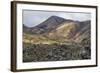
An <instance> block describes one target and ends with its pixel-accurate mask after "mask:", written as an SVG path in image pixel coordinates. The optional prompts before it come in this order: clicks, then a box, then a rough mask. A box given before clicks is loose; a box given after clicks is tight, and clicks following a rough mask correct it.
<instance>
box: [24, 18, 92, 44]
mask: <svg viewBox="0 0 100 73" xmlns="http://www.w3.org/2000/svg"><path fill="white" fill-rule="evenodd" d="M90 24H91V21H90V20H87V21H74V20H71V19H64V18H62V17H58V16H51V17H50V18H48V19H47V20H45V21H44V22H42V23H40V24H38V25H37V26H35V27H27V26H25V24H23V33H24V38H25V40H29V39H30V38H31V39H32V40H33V43H34V42H39V41H41V42H42V41H51V40H54V41H59V42H71V41H74V42H81V41H82V40H83V39H90V34H91V33H90V30H91V25H90ZM26 36H27V37H26Z"/></svg>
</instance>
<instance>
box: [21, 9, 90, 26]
mask: <svg viewBox="0 0 100 73" xmlns="http://www.w3.org/2000/svg"><path fill="white" fill-rule="evenodd" d="M51 16H58V17H62V18H65V19H71V20H75V21H86V20H91V14H90V13H79V12H77V13H76V12H60V11H57V12H55V11H33V10H23V16H22V17H23V24H24V25H26V26H28V27H34V26H36V25H38V24H40V23H42V22H43V21H45V20H47V19H48V18H50V17H51Z"/></svg>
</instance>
